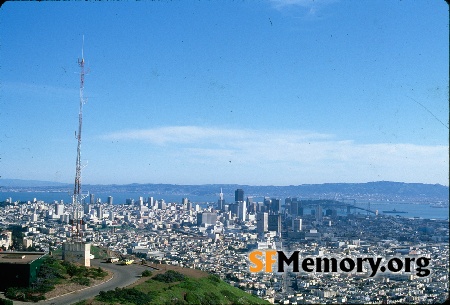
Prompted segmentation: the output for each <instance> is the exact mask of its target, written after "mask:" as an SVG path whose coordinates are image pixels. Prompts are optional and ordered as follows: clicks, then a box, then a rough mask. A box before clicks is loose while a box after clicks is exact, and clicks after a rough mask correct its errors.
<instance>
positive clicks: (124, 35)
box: [0, 0, 449, 185]
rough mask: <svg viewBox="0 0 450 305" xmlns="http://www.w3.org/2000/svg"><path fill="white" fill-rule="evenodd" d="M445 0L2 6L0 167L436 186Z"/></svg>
mask: <svg viewBox="0 0 450 305" xmlns="http://www.w3.org/2000/svg"><path fill="white" fill-rule="evenodd" d="M448 21H449V12H448V5H447V4H446V2H445V1H443V0H442V1H439V0H430V1H424V0H420V1H413V0H408V1H387V0H386V1H384V0H383V1H380V0H378V1H377V0H373V1H347V0H346V1H332V0H315V1H307V0H276V1H275V0H274V1H270V0H267V1H265V0H259V1H142V2H132V1H118V2H105V1H101V2H84V1H82V2H79V1H73V2H71V1H69V2H65V1H51V2H45V1H43V2H7V3H5V4H3V6H2V7H1V10H0V51H1V53H0V55H1V56H0V66H1V70H0V72H1V74H0V84H1V86H0V119H1V124H0V158H1V160H0V176H1V178H16V179H37V180H50V181H57V182H69V183H72V182H73V180H74V177H75V163H76V162H75V161H76V146H77V141H76V139H75V138H74V131H75V130H76V129H77V128H78V107H79V83H80V76H79V67H78V65H77V60H78V58H80V57H81V49H82V41H83V39H82V37H83V35H84V58H85V61H86V66H87V67H89V74H88V75H87V76H86V81H85V90H84V93H85V97H86V98H87V99H88V101H87V103H86V104H85V105H84V110H83V134H82V163H83V164H86V163H87V166H86V167H84V168H83V174H82V183H89V184H96V183H98V184H110V183H116V184H122V183H174V184H210V183H214V184H215V183H218V184H221V183H223V184H227V183H237V184H250V185H297V184H308V183H327V182H369V181H380V180H389V181H401V182H419V183H439V184H443V185H448V181H449V162H448V159H449V158H448V149H449V143H448V138H449V129H448V122H449V120H448V118H449V102H448V101H449V86H448V84H449V28H448Z"/></svg>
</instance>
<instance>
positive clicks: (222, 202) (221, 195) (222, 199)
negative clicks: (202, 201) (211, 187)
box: [217, 188, 225, 211]
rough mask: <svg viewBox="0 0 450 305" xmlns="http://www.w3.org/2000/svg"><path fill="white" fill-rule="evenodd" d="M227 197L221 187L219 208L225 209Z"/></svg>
mask: <svg viewBox="0 0 450 305" xmlns="http://www.w3.org/2000/svg"><path fill="white" fill-rule="evenodd" d="M224 205H225V199H224V198H223V192H222V188H221V189H220V194H219V200H218V201H217V208H218V209H219V210H222V211H223V210H224Z"/></svg>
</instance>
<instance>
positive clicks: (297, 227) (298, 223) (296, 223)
mask: <svg viewBox="0 0 450 305" xmlns="http://www.w3.org/2000/svg"><path fill="white" fill-rule="evenodd" d="M302 223H303V220H302V219H301V218H292V231H294V232H298V231H301V230H302Z"/></svg>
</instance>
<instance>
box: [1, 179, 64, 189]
mask: <svg viewBox="0 0 450 305" xmlns="http://www.w3.org/2000/svg"><path fill="white" fill-rule="evenodd" d="M66 185H69V184H67V183H60V182H52V181H40V180H21V179H0V187H1V188H12V187H26V188H28V187H42V186H66Z"/></svg>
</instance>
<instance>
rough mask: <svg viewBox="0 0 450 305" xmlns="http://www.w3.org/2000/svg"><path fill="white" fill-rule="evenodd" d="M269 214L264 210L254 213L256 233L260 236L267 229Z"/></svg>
mask: <svg viewBox="0 0 450 305" xmlns="http://www.w3.org/2000/svg"><path fill="white" fill-rule="evenodd" d="M268 224H269V214H267V213H265V212H259V213H258V214H256V228H257V231H258V235H260V236H262V235H264V233H265V232H267V231H268Z"/></svg>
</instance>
